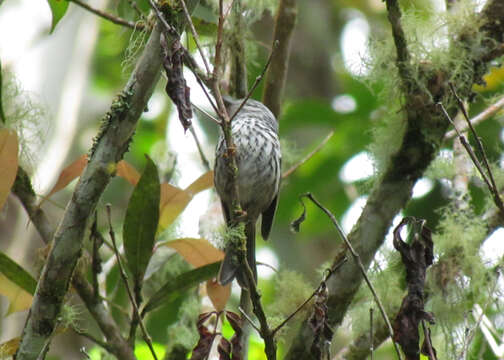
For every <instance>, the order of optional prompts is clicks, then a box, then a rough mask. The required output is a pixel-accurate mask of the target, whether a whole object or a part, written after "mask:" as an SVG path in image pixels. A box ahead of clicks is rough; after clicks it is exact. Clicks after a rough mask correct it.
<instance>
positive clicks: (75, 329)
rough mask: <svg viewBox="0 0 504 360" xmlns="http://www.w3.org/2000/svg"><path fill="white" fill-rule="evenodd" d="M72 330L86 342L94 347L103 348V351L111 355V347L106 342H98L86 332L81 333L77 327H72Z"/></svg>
mask: <svg viewBox="0 0 504 360" xmlns="http://www.w3.org/2000/svg"><path fill="white" fill-rule="evenodd" d="M72 330H73V331H74V332H75V333H76V334H77V335H80V336H83V337H85V338H86V339H88V340H91V341H92V342H94V343H95V344H96V345H98V346H101V347H102V348H104V349H105V350H107V351H108V352H109V353H111V354H113V349H112V346H110V344H108V343H107V342H105V341H103V340H100V339H98V338H96V337H95V336H93V335H91V334H90V333H88V332H85V331H82V330H81V329H79V328H78V327H77V326H75V325H72Z"/></svg>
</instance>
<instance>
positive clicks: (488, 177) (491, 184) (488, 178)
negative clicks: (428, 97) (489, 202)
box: [438, 89, 504, 218]
mask: <svg viewBox="0 0 504 360" xmlns="http://www.w3.org/2000/svg"><path fill="white" fill-rule="evenodd" d="M453 91H454V89H453ZM455 96H456V95H455ZM458 100H460V98H458ZM438 105H439V107H440V108H441V111H442V112H443V114H444V116H445V117H446V118H447V119H448V121H449V122H450V123H451V124H452V125H453V127H454V129H455V131H456V132H457V135H458V138H459V140H460V143H461V144H462V145H463V146H464V148H465V149H466V150H467V153H468V154H469V156H470V158H471V160H472V162H473V164H474V166H476V169H478V172H479V173H480V175H481V177H482V178H483V181H484V182H485V184H486V185H487V187H488V189H489V190H490V193H491V194H492V197H493V199H494V203H495V205H496V206H497V207H498V208H499V210H500V211H499V213H500V216H501V217H502V218H504V204H503V203H502V199H501V198H500V194H499V189H498V188H497V185H496V184H495V180H494V178H493V174H492V170H491V169H490V165H489V164H488V159H487V157H486V154H485V150H484V149H483V145H482V144H481V141H480V139H479V137H478V135H477V134H476V132H475V131H474V128H473V127H472V126H471V125H470V120H469V118H468V117H467V113H466V111H465V109H464V110H463V111H462V113H463V114H464V117H465V118H466V120H467V121H468V123H469V127H470V128H471V131H473V135H474V137H475V139H476V143H477V144H478V148H479V150H480V154H481V156H482V158H483V162H484V164H485V167H486V169H487V172H486V173H485V171H484V170H483V167H482V166H481V163H480V162H479V160H478V158H477V157H476V154H474V151H473V150H472V148H471V145H469V143H468V142H467V140H466V138H465V137H464V136H463V135H462V134H461V133H460V131H458V129H457V128H456V126H455V123H454V122H453V120H452V119H451V117H450V115H449V114H448V112H447V111H446V109H445V108H444V106H443V104H441V103H438ZM461 105H462V108H464V104H463V103H462V104H461Z"/></svg>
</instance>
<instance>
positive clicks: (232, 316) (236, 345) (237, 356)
mask: <svg viewBox="0 0 504 360" xmlns="http://www.w3.org/2000/svg"><path fill="white" fill-rule="evenodd" d="M226 319H227V321H228V322H229V324H230V325H231V327H232V328H233V330H234V334H233V336H232V337H231V346H232V351H231V360H242V359H243V355H242V351H243V350H242V346H241V338H242V335H243V319H242V318H241V316H240V315H238V314H237V313H234V312H232V311H226Z"/></svg>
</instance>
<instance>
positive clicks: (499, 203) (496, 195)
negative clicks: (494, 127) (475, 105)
mask: <svg viewBox="0 0 504 360" xmlns="http://www.w3.org/2000/svg"><path fill="white" fill-rule="evenodd" d="M449 85H450V89H451V91H452V93H453V96H455V99H456V100H457V104H458V106H459V108H460V111H462V114H464V118H465V119H466V121H467V125H468V126H469V129H470V130H471V133H472V134H473V136H474V140H475V141H476V145H477V148H478V150H479V152H480V156H481V158H482V159H483V164H484V165H485V168H486V169H487V175H488V178H489V179H490V183H491V184H492V186H491V188H490V191H491V192H492V194H493V197H494V201H495V204H496V205H497V207H498V208H499V209H500V211H501V213H502V216H503V217H504V204H503V203H502V199H501V197H500V194H499V189H497V185H496V184H495V179H494V176H493V173H492V169H491V168H490V164H489V163H488V158H487V156H486V153H485V149H484V148H483V143H482V142H481V139H480V138H479V136H478V134H477V133H476V130H474V127H473V126H472V124H471V120H470V119H469V116H468V115H467V111H466V109H465V106H464V103H463V102H462V99H460V97H459V96H458V95H457V92H456V91H455V87H454V86H453V84H452V83H449Z"/></svg>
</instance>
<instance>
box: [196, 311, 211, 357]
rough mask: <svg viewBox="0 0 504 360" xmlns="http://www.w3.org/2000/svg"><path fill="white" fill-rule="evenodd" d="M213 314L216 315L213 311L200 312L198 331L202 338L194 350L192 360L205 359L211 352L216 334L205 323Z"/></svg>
mask: <svg viewBox="0 0 504 360" xmlns="http://www.w3.org/2000/svg"><path fill="white" fill-rule="evenodd" d="M212 315H214V313H213V312H208V313H203V314H200V315H199V317H198V333H199V335H200V338H199V340H198V343H197V344H196V346H195V347H194V349H193V351H192V356H191V360H203V359H206V358H207V357H208V356H209V354H210V350H211V349H212V343H213V341H214V338H215V336H216V335H215V334H214V333H213V332H211V331H210V330H208V328H207V327H206V326H205V325H204V323H205V321H206V320H208V319H209V318H210V317H211V316H212Z"/></svg>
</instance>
